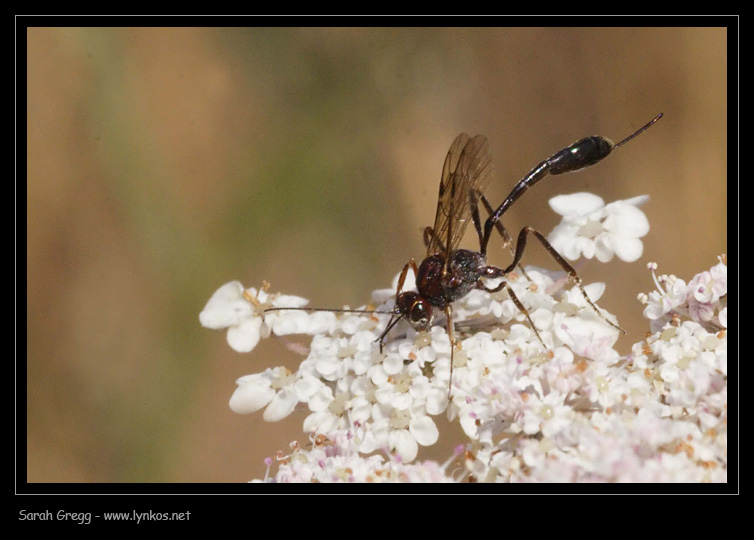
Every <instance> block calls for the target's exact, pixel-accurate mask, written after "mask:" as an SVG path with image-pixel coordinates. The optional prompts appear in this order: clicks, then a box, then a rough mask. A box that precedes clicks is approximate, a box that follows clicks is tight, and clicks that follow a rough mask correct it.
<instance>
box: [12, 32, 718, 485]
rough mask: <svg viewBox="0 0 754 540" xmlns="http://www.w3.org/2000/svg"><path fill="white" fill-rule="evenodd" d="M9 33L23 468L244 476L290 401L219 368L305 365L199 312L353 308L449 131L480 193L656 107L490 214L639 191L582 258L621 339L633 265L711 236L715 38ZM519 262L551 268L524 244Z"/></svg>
mask: <svg viewBox="0 0 754 540" xmlns="http://www.w3.org/2000/svg"><path fill="white" fill-rule="evenodd" d="M490 22H494V19H493V20H491V21H490ZM27 44H28V57H27V79H28V91H27V111H26V117H27V122H28V139H27V142H28V154H27V162H28V192H27V211H28V218H27V226H28V232H27V249H28V254H27V278H28V285H27V306H28V313H27V337H28V344H27V361H28V380H27V392H28V398H27V406H28V411H27V412H28V417H27V419H26V425H27V443H28V451H27V458H28V466H27V471H26V473H27V479H28V481H30V482H245V481H247V480H249V479H252V478H260V477H262V476H263V475H264V469H265V467H264V464H263V462H262V460H263V458H264V457H265V456H269V455H272V454H273V453H274V452H275V450H277V449H279V448H282V449H285V448H287V445H288V443H289V442H290V441H291V440H294V439H298V440H301V441H305V439H304V437H303V436H302V434H301V431H300V426H301V421H302V420H303V417H304V416H303V415H300V414H294V415H292V416H291V417H290V418H289V419H287V420H286V421H284V422H281V423H279V424H266V423H265V422H264V421H263V420H262V418H261V412H260V413H257V414H253V415H249V416H239V415H236V414H234V413H232V412H231V411H230V409H229V408H228V406H227V402H228V399H229V398H230V395H231V393H232V392H233V389H234V388H235V384H234V381H235V379H236V378H237V377H239V376H241V375H244V374H248V373H252V372H258V371H261V370H262V369H264V368H266V367H269V366H275V365H281V364H285V365H289V366H291V367H294V366H295V365H296V363H297V362H298V361H299V360H300V359H299V358H298V357H296V356H295V355H294V354H293V353H291V352H289V351H288V350H287V349H286V348H285V347H284V346H283V345H282V344H281V343H279V342H277V341H275V340H268V342H265V343H263V344H261V345H260V346H259V347H258V348H257V349H256V350H255V351H253V352H252V353H251V354H247V355H240V354H237V353H235V352H234V351H232V350H231V349H230V347H229V346H228V345H227V343H226V341H225V334H224V332H215V331H210V330H207V329H204V328H202V327H201V326H200V325H199V320H198V314H199V312H200V310H201V309H202V307H203V306H204V304H205V302H206V301H207V300H208V298H209V297H210V295H211V294H212V293H213V292H214V291H215V290H216V289H217V288H218V287H219V286H220V285H222V284H223V283H225V282H227V281H230V280H232V279H239V280H241V281H242V282H243V283H244V285H246V286H258V285H259V284H261V282H262V280H267V281H270V282H271V283H272V286H273V290H280V291H285V292H287V293H291V294H298V295H301V296H305V297H307V298H310V299H311V301H312V302H311V303H312V305H315V306H326V307H337V306H342V305H344V304H350V305H352V306H354V305H357V304H361V303H364V302H366V301H368V300H369V295H370V292H371V291H372V290H374V289H376V288H383V287H387V286H389V284H390V281H391V280H392V278H393V276H394V275H395V274H396V273H397V272H398V271H399V270H400V269H401V268H402V266H403V264H404V263H405V262H406V261H407V260H408V259H409V258H410V257H416V258H419V259H420V258H421V257H422V255H423V254H424V247H423V244H422V239H421V229H422V228H423V227H424V226H426V225H430V224H431V221H432V219H433V218H434V211H435V203H436V199H435V198H436V194H437V186H438V182H439V177H440V170H441V168H442V163H443V159H444V157H445V153H446V152H447V150H448V147H449V145H450V143H451V141H452V140H453V138H454V137H455V136H456V135H457V134H458V133H460V132H461V131H467V132H469V133H471V134H475V133H483V134H485V135H487V137H488V138H489V140H490V144H491V148H492V152H493V155H494V160H495V163H496V173H495V179H494V180H493V182H492V184H493V185H492V187H491V189H490V191H489V197H490V199H491V200H492V202H493V203H499V202H500V201H501V200H502V198H503V197H504V196H505V195H506V194H507V192H508V190H509V189H510V188H511V187H512V186H513V184H514V183H515V182H516V181H517V180H518V179H519V178H521V177H522V176H523V175H524V174H525V173H526V172H528V171H529V169H530V168H531V167H533V166H534V165H536V164H537V163H538V162H539V161H541V160H542V159H544V158H546V157H547V156H548V155H550V154H551V153H553V152H554V151H556V150H559V149H560V148H562V147H563V146H565V145H567V144H569V143H571V142H573V141H575V140H576V139H579V138H581V137H583V136H587V135H594V134H599V135H604V136H607V137H610V138H611V139H613V140H615V141H617V140H619V139H621V138H623V137H625V136H627V135H628V134H629V133H631V132H632V131H633V130H634V129H636V128H638V127H639V126H641V125H642V124H644V123H645V122H647V121H648V120H650V119H651V118H652V117H653V116H654V115H656V114H657V113H658V112H664V113H665V118H663V119H662V120H661V121H660V122H659V123H658V124H657V125H656V126H654V127H653V128H652V129H651V130H649V131H648V132H647V133H645V134H643V135H642V136H641V137H639V138H637V139H636V140H635V141H632V142H631V143H630V144H629V145H627V146H625V147H623V148H621V149H620V150H619V151H616V153H615V154H613V155H611V156H610V157H609V158H607V159H606V160H605V161H604V162H602V163H601V164H599V165H597V166H596V167H593V168H591V169H589V170H587V171H584V172H580V173H576V174H573V175H568V176H564V177H551V178H548V179H546V180H545V181H543V182H541V183H540V184H538V185H537V186H536V187H535V188H533V189H532V190H530V191H529V192H528V193H527V194H526V195H525V196H524V197H523V198H522V199H521V200H520V201H519V202H518V203H516V205H514V206H513V208H512V209H511V211H510V212H509V213H507V214H506V216H505V220H504V222H505V224H506V226H507V227H508V228H509V229H510V230H512V231H514V232H517V231H518V230H519V229H520V228H521V227H522V226H524V225H531V226H534V227H536V228H537V229H539V230H541V231H543V232H549V230H551V228H552V227H553V226H554V225H555V224H556V223H557V222H558V221H559V219H558V216H556V215H555V214H553V213H552V212H551V211H550V209H549V207H548V205H547V200H548V199H549V198H550V197H552V196H554V195H556V194H559V193H572V192H576V191H591V192H593V193H596V194H598V195H600V196H601V197H603V198H604V199H605V201H606V202H610V201H613V200H617V199H625V198H629V197H634V196H636V195H641V194H649V195H650V196H651V200H650V202H649V203H648V204H646V205H645V206H644V207H643V210H644V211H645V213H646V214H647V216H648V217H649V221H650V224H651V227H652V229H651V231H650V233H649V235H648V237H646V238H645V248H644V255H643V257H642V258H641V259H640V260H639V261H637V262H636V263H633V264H627V263H623V262H621V261H618V260H615V261H613V262H611V263H609V264H606V265H602V264H599V263H596V262H594V261H592V262H590V263H588V264H586V265H585V266H583V267H581V269H580V274H581V276H582V277H583V278H584V280H585V281H586V282H592V281H606V282H607V284H608V288H607V292H606V294H605V296H604V297H603V298H602V299H601V300H600V302H599V303H600V305H601V306H602V307H603V308H605V309H607V310H609V311H611V312H613V313H616V314H617V315H618V317H619V320H620V323H621V325H622V326H623V327H624V328H626V329H627V330H628V331H629V335H628V336H626V337H623V338H622V339H621V340H620V341H619V345H618V347H619V350H621V352H623V353H626V352H628V351H629V348H630V346H631V344H632V343H634V342H635V341H639V340H640V339H642V337H643V336H644V333H645V332H646V330H647V325H646V324H645V321H644V320H643V319H642V318H641V311H642V308H641V306H640V305H639V304H638V302H637V301H636V295H637V293H638V292H640V291H645V292H648V291H650V290H651V289H652V282H651V279H650V275H649V273H648V272H647V271H646V263H647V262H648V261H656V262H658V263H659V265H660V272H662V273H674V274H676V275H678V276H679V277H682V278H683V279H689V278H690V277H691V276H692V275H693V274H694V273H695V272H698V271H701V270H705V269H708V268H709V267H710V266H711V265H713V264H714V263H716V256H717V255H718V254H721V253H724V252H726V250H727V226H726V224H727V52H726V45H727V33H726V30H725V29H715V28H706V29H692V28H689V29H685V28H651V29H649V28H648V29H642V28H623V29H622V28H610V29H600V28H597V29H577V28H568V29H559V28H544V29H541V28H540V29H537V28H535V29H523V28H517V29H504V28H501V29H492V28H490V29H480V28H474V29H443V28H424V29H413V28H400V29H361V28H356V29H348V28H342V29H315V28H308V29H209V28H184V29H180V28H171V29H157V28H154V29H141V28H118V29H111V28H98V29H79V28H39V29H30V30H28V33H27ZM467 238H468V240H469V241H471V240H473V235H471V234H470V235H467ZM493 244H494V242H493ZM469 245H473V242H470V243H469ZM508 261H509V256H508V255H507V254H506V253H505V252H503V251H502V250H496V249H495V248H494V247H493V248H492V249H491V257H490V262H491V263H496V264H500V265H502V264H506V263H507V262H508ZM525 262H526V263H528V264H540V265H547V266H552V265H553V264H554V263H552V261H551V259H549V258H548V256H547V255H546V253H545V252H544V250H543V249H541V248H539V247H538V246H537V245H536V243H532V244H531V247H530V250H529V251H528V252H527V255H526V258H525ZM22 423H23V418H19V425H22ZM455 434H457V432H456V431H453V430H451V431H450V433H449V434H446V432H445V431H443V440H442V441H441V442H440V443H438V445H436V446H435V447H433V448H432V449H430V451H429V452H426V453H425V454H420V457H432V458H437V459H444V458H445V457H447V456H448V455H449V452H450V451H451V449H452V448H453V446H454V445H455V444H457V443H458V442H459V440H458V439H456V438H455V437H454V435H455Z"/></svg>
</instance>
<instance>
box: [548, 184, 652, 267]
mask: <svg viewBox="0 0 754 540" xmlns="http://www.w3.org/2000/svg"><path fill="white" fill-rule="evenodd" d="M648 199H649V197H648V196H646V195H645V196H641V197H634V198H633V199H627V200H624V201H615V202H612V203H610V204H608V205H605V204H604V201H603V200H602V199H601V198H600V197H597V196H596V195H592V194H591V193H574V194H572V195H559V196H557V197H553V198H552V199H550V207H551V208H552V209H553V210H554V211H555V212H557V213H558V214H560V215H561V216H563V220H562V221H561V223H560V224H559V225H557V226H556V227H555V228H554V229H553V231H552V232H551V233H550V235H549V236H548V237H547V238H548V240H549V241H550V244H552V246H553V247H554V248H555V249H556V250H557V251H558V252H559V253H561V254H562V255H563V256H565V257H566V258H568V259H571V260H576V259H578V258H579V257H584V258H586V259H591V258H592V257H597V259H598V260H599V261H601V262H608V261H610V260H611V259H612V258H613V255H617V256H618V258H619V259H621V260H623V261H626V262H633V261H635V260H637V259H638V258H639V257H641V254H642V251H643V245H642V242H641V240H639V239H640V238H641V237H642V236H645V235H646V234H647V233H648V232H649V221H647V217H646V216H645V215H644V212H642V211H641V210H639V208H638V206H640V205H642V204H644V203H645V202H646V201H647V200H648Z"/></svg>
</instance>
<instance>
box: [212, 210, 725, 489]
mask: <svg viewBox="0 0 754 540" xmlns="http://www.w3.org/2000/svg"><path fill="white" fill-rule="evenodd" d="M629 206H631V207H633V206H632V205H629ZM608 207H611V205H607V206H605V207H604V208H603V210H605V211H606V209H607V208H608ZM621 212H623V210H621ZM608 213H610V212H608ZM618 214H620V212H618ZM642 215H643V214H642ZM616 238H617V237H616ZM617 241H618V240H616V239H615V238H613V239H612V240H610V242H617ZM607 244H608V243H604V245H607ZM611 245H613V244H611ZM613 247H615V246H613ZM622 249H623V248H620V247H618V248H616V249H615V250H614V252H615V253H616V254H619V257H621V255H620V253H625V252H624V251H622ZM597 250H598V248H597V247H595V253H596V251H597ZM629 251H630V249H629ZM721 265H722V266H721ZM653 275H654V274H653ZM654 278H655V282H656V285H657V287H658V290H657V291H655V292H654V293H650V294H649V295H644V296H643V297H642V299H643V301H644V302H645V304H646V306H647V307H646V309H645V316H647V318H649V319H650V325H651V328H652V331H653V332H654V334H653V335H652V336H650V337H649V338H647V339H646V340H644V341H642V342H640V343H637V344H636V345H634V346H633V348H632V349H631V353H630V354H629V355H628V356H621V355H620V354H619V353H618V352H617V351H616V350H615V349H614V345H615V343H616V341H617V339H618V330H617V329H615V328H614V327H612V326H610V325H609V324H608V323H607V322H605V321H604V320H602V319H601V318H600V317H599V316H598V315H597V314H596V313H594V310H593V309H592V308H591V307H590V306H589V305H587V303H586V302H585V301H584V299H583V296H582V295H581V292H580V291H579V290H578V289H562V288H560V287H557V286H554V284H555V283H556V282H558V281H559V280H560V279H561V276H560V275H558V274H556V273H552V272H547V271H543V270H540V269H537V268H533V267H527V268H526V274H525V275H519V274H518V273H517V272H512V273H510V274H508V275H507V276H506V281H508V283H509V284H510V286H511V287H512V289H513V290H514V292H515V293H516V296H517V297H518V298H519V299H520V301H521V302H522V304H523V305H524V306H526V309H527V311H528V312H529V314H530V316H531V320H532V321H533V323H534V324H535V325H536V328H537V331H538V332H539V335H540V336H541V337H542V340H543V341H544V343H545V344H546V345H547V348H544V347H543V346H542V343H540V341H539V339H537V337H536V334H535V332H534V330H533V329H532V328H531V327H530V326H529V323H528V320H527V318H526V317H525V316H524V314H523V313H521V312H520V311H519V310H518V308H517V307H516V306H515V304H514V303H513V301H512V300H511V298H510V297H509V295H508V293H507V292H506V291H505V290H502V291H500V292H497V293H494V294H490V293H488V292H486V291H483V290H473V291H472V292H470V293H469V294H468V295H466V296H465V297H464V298H462V299H460V300H459V301H457V302H455V303H454V304H453V309H454V323H455V336H456V342H457V343H456V349H455V351H454V354H453V358H454V366H453V379H452V385H451V388H452V391H451V394H450V395H449V394H448V384H449V382H450V381H449V377H450V373H451V370H450V358H451V354H450V353H451V350H450V349H451V344H450V341H449V338H448V333H447V331H446V329H445V324H446V322H445V321H444V320H443V319H442V318H441V317H438V319H437V321H436V323H435V326H433V327H432V328H431V329H430V330H429V331H427V332H417V331H415V330H414V329H413V328H411V326H410V325H408V324H406V323H404V322H403V321H401V322H399V323H398V324H397V325H396V326H395V327H394V328H393V329H392V330H391V331H390V333H389V334H388V335H387V336H386V339H385V343H384V347H383V350H382V352H380V347H379V345H378V344H377V343H376V342H377V341H378V340H379V337H380V336H381V334H382V333H383V331H384V330H385V328H386V326H387V324H388V322H389V320H390V314H391V313H392V312H393V309H394V301H395V298H394V295H395V288H392V289H385V290H379V291H375V292H374V293H373V295H372V304H371V305H370V306H363V307H362V308H360V309H364V310H365V311H369V310H371V311H372V313H337V312H305V311H297V310H295V309H291V310H280V311H266V310H267V309H269V308H271V307H275V308H279V307H291V308H297V307H302V306H304V305H305V304H306V300H304V299H302V298H298V297H293V296H284V295H278V294H271V293H269V292H268V290H267V289H268V288H267V287H263V288H261V289H260V290H257V289H254V288H249V289H244V287H243V286H242V285H241V284H240V283H238V282H231V283H228V284H226V285H224V286H223V287H221V288H220V289H219V290H218V291H217V292H216V293H215V294H214V295H213V296H212V298H211V299H210V301H209V302H208V303H207V306H206V307H205V309H204V311H202V313H201V315H200V320H201V322H202V324H203V325H205V326H208V327H211V328H227V329H228V341H229V343H230V344H231V346H232V347H233V348H234V349H236V350H239V351H246V350H251V349H252V348H253V347H254V346H255V345H256V344H257V342H258V341H259V340H260V339H264V338H267V337H269V336H272V335H278V336H282V335H288V334H305V335H311V336H312V339H311V343H310V345H309V347H308V353H307V355H306V357H305V358H304V359H303V361H302V362H301V363H300V365H299V366H298V368H297V369H296V370H295V371H290V370H288V369H286V368H283V367H268V368H267V369H265V370H264V371H262V372H261V373H257V374H252V375H246V376H244V377H241V378H239V379H238V381H237V385H238V386H237V388H236V391H235V392H234V394H233V396H232V397H231V400H230V406H231V408H232V409H233V410H234V411H235V412H238V413H241V414H247V413H252V412H254V411H258V410H261V409H264V412H263V418H264V419H265V420H267V421H276V420H280V419H282V418H284V417H286V416H288V415H290V414H291V413H292V412H293V411H296V410H302V411H304V412H305V414H306V415H305V418H304V420H303V430H304V431H305V432H306V433H307V434H308V437H309V440H310V443H309V444H307V445H305V446H304V447H300V446H299V445H297V444H296V445H293V446H292V447H291V450H290V451H285V452H280V453H279V454H278V455H277V457H276V459H275V460H274V461H273V460H271V459H270V460H269V462H268V464H269V465H270V466H271V467H272V465H273V464H275V466H276V468H272V469H270V470H269V472H268V475H267V476H266V477H265V479H264V481H277V482H295V481H304V482H313V481H319V482H322V481H336V482H371V481H374V482H377V481H432V482H436V481H437V482H439V481H462V480H472V479H473V480H476V481H503V482H532V481H537V482H552V481H569V482H570V481H641V482H647V481H653V482H657V481H686V482H688V481H694V482H696V481H722V482H724V481H726V478H727V446H726V445H727V427H726V426H727V330H726V325H727V318H726V308H725V300H726V298H727V267H726V266H725V262H724V259H723V258H721V261H720V264H718V265H717V266H715V267H713V268H712V269H710V270H709V271H708V272H703V273H701V274H699V275H697V276H696V277H694V278H693V279H692V280H690V281H689V284H688V285H686V283H685V282H682V281H681V280H679V279H678V278H674V277H671V276H660V277H657V276H654ZM396 279H397V278H396ZM412 279H413V276H409V279H407V280H406V288H408V287H409V286H411V285H412V284H409V282H411V281H412ZM393 287H395V283H394V284H393ZM585 288H586V290H587V293H588V294H589V296H590V298H591V299H592V301H593V302H596V301H597V300H598V298H599V296H600V295H601V294H602V291H603V290H604V286H603V285H602V284H591V285H586V287H585ZM553 290H554V291H555V292H552V291H553ZM440 414H444V415H446V416H447V418H448V419H450V420H451V421H458V422H459V424H460V426H461V427H462V429H463V433H464V435H465V436H466V438H467V440H466V441H465V442H464V443H463V444H461V445H460V446H459V447H458V449H457V451H456V453H455V454H454V455H453V456H450V457H449V461H448V462H447V463H445V464H442V465H439V464H436V463H433V462H427V461H424V462H419V461H418V459H417V458H419V456H420V452H421V448H422V447H426V446H431V445H433V444H435V443H436V442H437V441H438V440H439V438H440V428H439V427H438V426H439V425H441V424H439V423H438V422H436V417H437V416H438V415H440ZM414 462H416V463H414ZM451 462H452V463H454V465H453V466H452V467H451V466H450V463H451Z"/></svg>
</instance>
